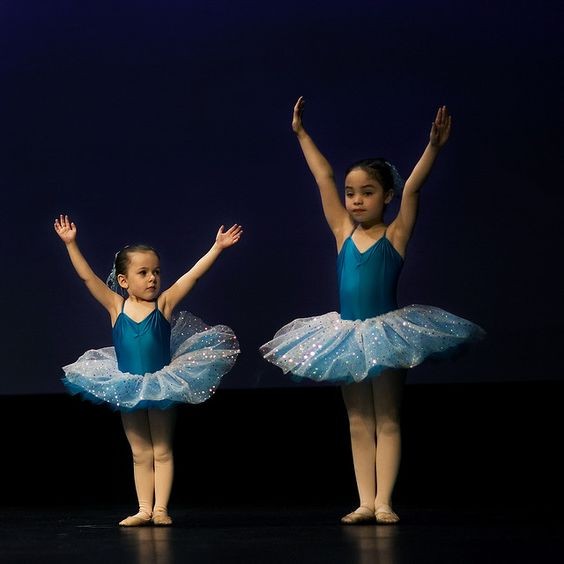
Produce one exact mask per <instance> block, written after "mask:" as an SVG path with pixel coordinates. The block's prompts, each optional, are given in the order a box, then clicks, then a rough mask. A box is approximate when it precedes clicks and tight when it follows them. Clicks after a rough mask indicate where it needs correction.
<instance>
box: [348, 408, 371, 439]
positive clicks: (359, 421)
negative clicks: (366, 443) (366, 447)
mask: <svg viewBox="0 0 564 564" xmlns="http://www.w3.org/2000/svg"><path fill="white" fill-rule="evenodd" d="M349 428H350V432H351V437H365V436H370V437H374V433H375V431H376V426H375V424H374V420H373V419H372V418H371V417H366V416H363V415H360V414H358V413H351V414H349Z"/></svg>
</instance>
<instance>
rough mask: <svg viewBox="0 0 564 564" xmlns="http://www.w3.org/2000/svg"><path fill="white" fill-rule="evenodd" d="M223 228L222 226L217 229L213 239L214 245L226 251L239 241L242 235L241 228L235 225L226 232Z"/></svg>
mask: <svg viewBox="0 0 564 564" xmlns="http://www.w3.org/2000/svg"><path fill="white" fill-rule="evenodd" d="M223 228H224V226H223V225H222V226H221V227H220V228H219V231H218V232H217V235H216V238H215V243H216V245H218V246H219V248H220V249H227V248H228V247H232V246H233V245H234V244H235V243H237V242H238V241H239V239H240V238H241V235H242V234H243V228H242V227H241V226H240V225H237V224H235V225H233V226H232V227H230V228H229V229H228V230H227V231H224V230H223Z"/></svg>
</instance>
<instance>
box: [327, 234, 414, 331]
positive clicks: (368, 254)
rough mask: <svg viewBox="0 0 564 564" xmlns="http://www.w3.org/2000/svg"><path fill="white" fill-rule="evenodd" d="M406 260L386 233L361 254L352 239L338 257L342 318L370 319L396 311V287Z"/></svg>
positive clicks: (345, 244)
mask: <svg viewBox="0 0 564 564" xmlns="http://www.w3.org/2000/svg"><path fill="white" fill-rule="evenodd" d="M402 266H403V258H402V257H401V255H400V254H399V253H398V252H397V251H396V249H394V247H393V245H392V244H391V243H390V241H389V239H388V238H387V237H386V233H384V235H383V236H382V237H381V238H380V239H378V241H376V242H375V243H374V244H373V245H372V246H371V247H369V248H368V249H367V250H366V251H364V252H363V253H361V252H360V251H359V250H358V249H357V247H356V245H355V244H354V242H353V240H352V238H351V236H349V237H347V238H346V239H345V242H344V243H343V247H342V248H341V251H340V252H339V255H338V257H337V278H338V285H339V302H340V306H341V318H342V319H349V320H352V321H354V320H356V319H362V320H363V319H368V318H370V317H376V316H378V315H382V314H383V313H387V312H389V311H392V310H394V309H397V307H398V305H397V297H396V291H397V284H398V279H399V275H400V272H401V269H402Z"/></svg>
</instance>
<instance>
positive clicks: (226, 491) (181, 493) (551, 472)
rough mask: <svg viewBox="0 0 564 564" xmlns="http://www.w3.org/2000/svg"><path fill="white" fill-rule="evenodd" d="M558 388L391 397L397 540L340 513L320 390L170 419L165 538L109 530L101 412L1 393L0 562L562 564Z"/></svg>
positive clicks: (115, 472)
mask: <svg viewBox="0 0 564 564" xmlns="http://www.w3.org/2000/svg"><path fill="white" fill-rule="evenodd" d="M562 397H564V382H535V383H507V384H483V385H482V384H472V385H463V384H457V385H424V386H409V385H408V386H407V387H406V391H405V400H404V414H403V424H402V425H403V437H404V444H403V453H404V454H403V459H402V466H401V470H400V475H399V479H398V483H397V486H396V491H395V496H394V500H395V501H394V508H395V509H396V510H397V511H398V513H399V514H400V516H401V517H402V522H401V523H400V524H399V525H398V526H392V527H389V526H388V527H386V526H364V527H356V528H351V527H343V526H341V525H340V524H339V517H340V516H341V515H343V514H344V513H347V512H348V511H350V510H351V509H353V508H354V507H355V504H356V503H357V493H356V487H355V481H354V474H353V469H352V461H351V454H350V444H349V437H348V429H347V420H346V413H345V411H344V407H343V405H342V400H341V397H340V393H339V391H338V390H337V389H335V388H307V389H301V388H299V389H296V388H293V389H270V390H268V389H266V390H265V389H263V390H219V391H218V393H217V394H216V396H214V398H212V399H211V400H210V401H208V402H206V403H205V404H202V405H200V406H191V407H190V406H188V407H183V408H180V409H179V411H178V422H177V431H176V435H175V484H174V489H173V494H172V499H171V505H170V511H171V515H172V516H173V517H174V519H175V525H174V527H173V528H171V529H162V528H153V527H146V528H142V529H126V530H124V529H121V528H119V527H118V526H117V524H116V523H117V522H118V521H119V520H120V519H121V518H123V517H124V516H126V515H128V514H131V513H132V512H134V511H135V492H134V488H133V480H132V471H131V470H132V469H131V457H130V453H129V448H128V445H127V442H126V440H125V438H124V435H123V431H122V429H121V424H120V420H119V415H118V414H116V413H113V412H111V411H110V410H108V409H105V408H102V407H98V406H93V405H90V404H88V403H86V402H82V401H81V400H79V399H77V398H72V397H69V396H66V395H63V394H62V395H60V396H19V397H6V396H4V397H0V428H1V429H2V432H3V435H2V440H3V458H2V462H1V463H0V472H1V482H0V483H1V484H2V487H3V489H2V496H1V498H0V503H1V506H0V562H2V564H3V563H7V564H11V563H20V562H21V563H26V564H27V563H34V562H38V563H39V562H41V563H45V564H49V563H51V562H57V563H67V562H68V563H71V562H72V563H79V564H84V563H88V562H97V563H98V562H100V563H102V564H113V563H117V562H125V563H129V562H131V563H139V564H145V563H147V564H148V563H156V564H172V563H178V562H189V563H191V564H198V563H200V562H202V563H207V562H214V563H215V562H218V563H230V562H249V563H255V562H257V563H261V562H265V563H267V564H275V563H278V562H280V563H282V562H284V563H286V562H288V563H290V564H299V563H301V562H304V563H315V562H320V563H321V562H322V563H333V562H343V563H347V564H348V563H351V564H355V563H359V564H365V563H370V564H395V563H404V562H408V563H433V564H439V563H443V562H445V563H449V564H450V563H465V562H469V563H474V562H476V563H478V562H479V563H489V562H491V563H496V564H498V563H519V562H527V563H534V564H536V563H540V564H544V563H553V562H554V563H562V562H564V543H563V542H562V539H563V538H564V527H563V525H564V519H562V517H561V515H562V509H561V508H562V507H564V495H563V488H562V476H564V462H563V460H562V457H561V445H562V432H563V430H564V412H563V410H562V409H561V402H562V399H561V398H562Z"/></svg>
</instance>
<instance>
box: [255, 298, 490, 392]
mask: <svg viewBox="0 0 564 564" xmlns="http://www.w3.org/2000/svg"><path fill="white" fill-rule="evenodd" d="M484 336H485V332H484V330H483V329H482V328H481V327H479V326H478V325H476V324H474V323H472V322H470V321H467V320H466V319H462V318H461V317H457V316H456V315H453V314H451V313H448V312H447V311H444V310H442V309H439V308H436V307H432V306H422V305H411V306H407V307H404V308H401V309H397V310H394V311H391V312H389V313H385V314H383V315H379V316H377V317H372V318H369V319H365V320H364V321H360V320H357V321H349V320H346V319H341V316H340V315H339V314H338V313H336V312H331V313H326V314H324V315H319V316H316V317H306V318H302V319H296V320H294V321H292V322H291V323H289V324H288V325H285V326H284V327H282V329H280V330H279V331H278V332H277V333H276V335H275V336H274V338H273V339H272V340H271V341H269V342H268V343H265V344H264V345H262V347H261V348H260V351H261V353H262V355H263V356H264V358H265V359H266V360H268V361H269V362H272V363H273V364H275V365H276V366H278V367H279V368H281V369H282V370H283V371H284V373H288V372H290V373H291V374H292V375H293V376H294V377H295V378H297V379H302V378H309V379H311V380H314V381H317V382H330V383H339V384H347V383H352V382H360V381H362V380H364V379H365V378H371V377H374V376H377V375H378V374H379V373H381V372H382V371H383V370H386V369H388V368H412V367H414V366H417V365H418V364H421V363H422V362H423V361H424V360H426V359H429V358H438V357H444V356H449V355H451V354H453V353H454V352H455V351H456V350H458V349H460V348H461V347H462V346H463V345H467V344H470V343H472V342H476V341H478V340H480V339H482V338H483V337H484Z"/></svg>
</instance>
